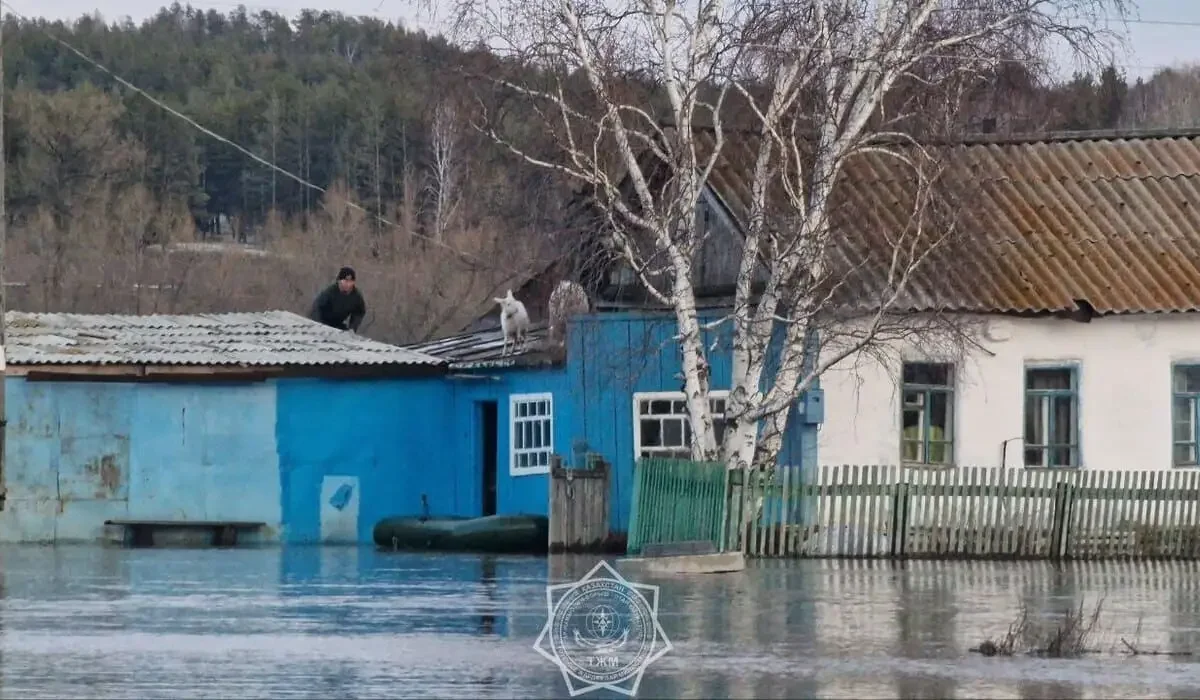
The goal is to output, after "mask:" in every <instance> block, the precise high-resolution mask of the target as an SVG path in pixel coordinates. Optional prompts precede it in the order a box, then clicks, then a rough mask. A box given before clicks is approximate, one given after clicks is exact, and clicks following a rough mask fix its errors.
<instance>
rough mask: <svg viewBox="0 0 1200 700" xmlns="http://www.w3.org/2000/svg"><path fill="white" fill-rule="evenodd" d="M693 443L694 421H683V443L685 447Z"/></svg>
mask: <svg viewBox="0 0 1200 700" xmlns="http://www.w3.org/2000/svg"><path fill="white" fill-rule="evenodd" d="M691 444H692V422H691V421H686V420H685V421H684V422H683V445H684V447H687V446H690V445H691Z"/></svg>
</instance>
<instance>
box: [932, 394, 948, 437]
mask: <svg viewBox="0 0 1200 700" xmlns="http://www.w3.org/2000/svg"><path fill="white" fill-rule="evenodd" d="M952 429H953V421H952V420H951V407H950V394H949V393H948V392H944V391H935V392H931V393H930V395H929V439H930V440H937V441H942V440H949V439H950V431H951V430H952Z"/></svg>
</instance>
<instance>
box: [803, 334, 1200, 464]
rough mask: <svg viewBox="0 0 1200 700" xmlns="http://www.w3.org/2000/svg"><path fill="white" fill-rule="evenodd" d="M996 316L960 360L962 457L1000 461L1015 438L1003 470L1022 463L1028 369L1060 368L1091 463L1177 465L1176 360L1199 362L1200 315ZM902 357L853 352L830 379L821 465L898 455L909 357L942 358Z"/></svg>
mask: <svg viewBox="0 0 1200 700" xmlns="http://www.w3.org/2000/svg"><path fill="white" fill-rule="evenodd" d="M986 321H987V324H986V325H987V329H986V332H984V333H983V334H982V336H981V337H978V338H977V340H978V342H979V344H980V345H981V346H982V349H978V350H975V351H973V352H971V353H970V354H969V356H968V357H966V358H965V361H959V363H958V368H957V376H956V382H957V390H956V392H955V393H956V396H955V402H954V415H955V420H954V430H955V433H956V438H955V440H956V446H955V463H956V464H958V465H961V466H997V465H1000V464H1001V456H1002V453H1003V452H1005V450H1004V448H1003V445H1004V442H1005V441H1010V442H1009V444H1008V447H1007V450H1006V454H1007V457H1006V459H1005V460H1004V465H1005V466H1009V467H1020V466H1023V463H1024V450H1023V444H1024V441H1023V435H1024V423H1023V420H1024V367H1025V365H1026V363H1050V364H1073V365H1074V366H1076V367H1077V371H1078V377H1079V440H1080V447H1081V449H1080V452H1081V460H1082V466H1083V467H1085V468H1088V469H1102V470H1104V469H1132V470H1153V469H1167V468H1170V467H1171V446H1172V435H1171V421H1172V416H1171V401H1172V387H1171V372H1172V364H1173V363H1176V362H1185V361H1200V317H1198V316H1196V315H1194V314H1172V315H1157V316H1129V317H1107V318H1098V319H1095V320H1093V321H1092V322H1091V323H1086V324H1085V323H1078V322H1074V321H1066V320H1052V319H1020V318H1002V317H995V318H991V319H986ZM892 354H893V355H894V356H893V357H892V359H891V360H890V361H889V362H888V363H887V364H886V366H885V365H882V364H880V363H878V362H876V361H874V360H872V359H868V358H866V357H853V358H850V359H848V360H847V361H845V362H843V363H841V364H840V365H838V366H837V367H835V368H834V369H832V370H831V371H830V372H828V373H826V374H825V375H824V376H823V377H822V386H823V387H824V389H825V401H826V416H827V418H826V421H825V424H824V426H823V427H822V429H821V433H820V447H819V450H820V453H819V454H820V463H821V464H828V465H838V464H897V463H898V462H899V458H900V406H899V401H900V395H899V390H898V384H897V377H898V375H899V371H900V362H901V360H902V359H910V360H920V359H923V358H929V359H934V360H937V359H939V356H938V354H937V353H933V354H932V355H931V354H930V353H929V352H928V351H927V349H925V350H923V349H921V348H917V347H913V346H896V347H895V348H894V353H892ZM941 359H953V358H946V357H944V356H943V357H942V358H941ZM1014 438H1015V439H1014Z"/></svg>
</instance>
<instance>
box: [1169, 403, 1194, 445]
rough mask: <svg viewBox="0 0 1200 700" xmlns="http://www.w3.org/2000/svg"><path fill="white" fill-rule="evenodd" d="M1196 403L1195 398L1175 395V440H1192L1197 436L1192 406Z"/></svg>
mask: <svg viewBox="0 0 1200 700" xmlns="http://www.w3.org/2000/svg"><path fill="white" fill-rule="evenodd" d="M1194 405H1195V400H1194V399H1191V398H1189V397H1186V396H1176V397H1175V408H1174V416H1173V423H1174V425H1175V432H1174V440H1175V442H1191V441H1192V440H1194V439H1195V438H1194V437H1193V436H1194V435H1195V434H1196V428H1195V422H1194V421H1195V419H1196V417H1195V415H1193V414H1192V406H1194Z"/></svg>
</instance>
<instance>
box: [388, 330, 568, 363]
mask: <svg viewBox="0 0 1200 700" xmlns="http://www.w3.org/2000/svg"><path fill="white" fill-rule="evenodd" d="M527 335H528V340H527V342H526V345H525V348H524V349H522V350H521V351H520V352H513V353H511V354H509V355H503V354H502V352H503V350H504V334H503V333H502V332H501V330H500V327H499V326H496V327H494V328H486V329H484V330H480V331H475V332H472V333H460V334H458V335H453V336H449V337H446V338H439V339H437V340H431V341H428V342H425V343H416V344H413V345H406V346H405V348H407V349H409V350H412V351H414V352H419V353H422V354H425V355H432V356H434V357H437V358H439V359H442V360H445V361H447V362H449V363H450V368H451V369H473V368H485V367H495V368H501V367H527V366H536V365H545V364H550V363H552V362H553V360H552V359H551V358H549V357H548V356H547V355H546V340H547V335H548V325H547V324H545V323H534V324H531V325H530V326H529V331H528V333H527Z"/></svg>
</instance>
